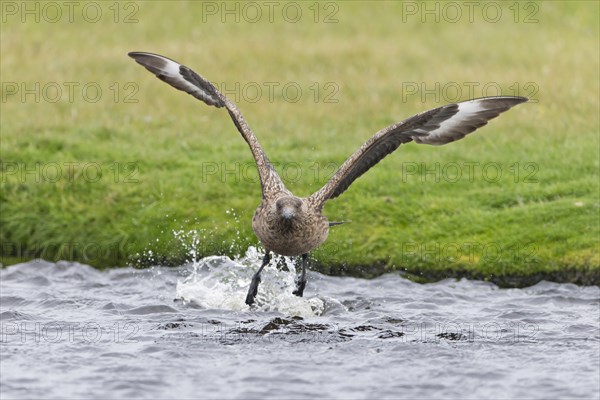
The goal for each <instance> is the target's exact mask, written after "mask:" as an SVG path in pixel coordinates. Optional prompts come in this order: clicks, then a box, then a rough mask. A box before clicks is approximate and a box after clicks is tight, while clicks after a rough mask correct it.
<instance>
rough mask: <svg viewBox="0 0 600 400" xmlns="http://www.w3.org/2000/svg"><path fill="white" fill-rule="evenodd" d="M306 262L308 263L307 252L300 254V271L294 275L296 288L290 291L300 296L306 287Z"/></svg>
mask: <svg viewBox="0 0 600 400" xmlns="http://www.w3.org/2000/svg"><path fill="white" fill-rule="evenodd" d="M306 264H308V253H305V254H302V272H300V275H298V276H297V277H296V290H294V291H293V292H292V293H293V294H295V295H296V296H298V297H302V295H303V294H304V288H305V287H306Z"/></svg>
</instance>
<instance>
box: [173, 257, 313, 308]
mask: <svg viewBox="0 0 600 400" xmlns="http://www.w3.org/2000/svg"><path fill="white" fill-rule="evenodd" d="M277 259H278V257H273V260H271V263H270V264H269V265H268V266H266V267H265V268H264V269H263V272H262V274H261V278H262V281H261V283H260V285H259V287H258V295H257V297H256V303H255V304H254V305H253V307H252V308H250V307H249V306H248V305H246V304H245V299H246V293H247V291H248V287H249V286H250V281H251V279H252V275H253V274H254V273H255V272H256V270H257V269H258V268H259V267H260V264H261V261H262V254H260V253H259V252H258V250H257V249H256V248H255V247H249V248H248V250H247V251H246V254H245V255H244V256H243V257H240V258H236V259H233V260H232V259H230V258H229V257H224V256H223V257H221V256H212V257H206V258H203V259H201V260H199V261H197V262H196V263H194V264H192V265H191V266H190V268H191V269H192V271H191V273H190V275H189V276H187V277H186V278H185V279H180V280H179V281H178V282H177V292H176V296H177V297H178V298H181V299H183V300H184V301H185V302H193V303H195V304H197V305H198V306H200V307H202V308H208V309H222V310H232V311H248V310H253V311H265V312H266V311H275V312H280V313H282V314H285V315H289V316H301V317H312V316H317V315H321V313H322V312H323V310H324V308H325V304H324V302H323V300H321V299H320V298H318V297H311V298H306V297H297V296H295V295H293V294H292V291H293V290H294V288H295V283H294V279H295V277H296V270H295V267H294V260H293V259H291V258H288V257H286V258H283V263H284V264H285V267H287V268H278V267H277Z"/></svg>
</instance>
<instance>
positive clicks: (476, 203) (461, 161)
mask: <svg viewBox="0 0 600 400" xmlns="http://www.w3.org/2000/svg"><path fill="white" fill-rule="evenodd" d="M7 3H10V5H12V6H14V7H13V8H8V9H6V7H7V6H6V4H7ZM267 3H268V2H267ZM267 3H261V2H256V3H253V4H255V5H253V6H247V5H245V4H246V3H237V2H231V3H227V4H228V6H227V7H229V8H228V9H224V8H223V7H226V6H224V4H225V3H222V2H204V3H201V2H161V1H153V2H125V3H118V5H117V6H115V4H117V3H112V2H106V3H104V2H99V3H95V4H97V5H95V6H87V7H86V5H85V4H83V3H82V4H81V7H77V8H75V9H74V10H73V13H72V14H70V13H69V10H68V9H66V8H65V9H60V8H58V11H60V12H61V14H60V15H61V16H60V18H58V14H57V13H56V12H55V11H56V10H55V9H54V8H52V7H56V6H55V4H58V7H64V5H61V3H56V2H53V3H44V2H41V3H38V2H35V4H37V7H38V9H37V11H36V9H35V7H34V6H33V5H32V6H31V7H32V9H33V11H32V13H33V14H32V13H29V14H28V13H25V12H24V10H23V9H21V7H23V5H22V3H19V2H5V3H3V7H4V9H3V21H2V25H1V28H0V29H1V31H0V33H1V49H0V51H1V57H0V58H1V61H0V67H1V71H0V72H1V75H2V78H1V80H2V93H1V96H2V102H1V106H2V110H1V136H0V152H1V153H0V162H1V167H2V168H1V174H2V176H1V191H0V202H1V203H0V208H1V209H0V224H1V234H0V240H1V242H2V249H1V251H2V254H1V257H2V264H3V265H10V264H12V263H16V262H21V261H24V260H27V259H31V258H35V257H43V258H45V259H47V260H59V259H70V260H78V261H81V262H83V263H87V264H91V265H94V266H97V267H114V266H122V265H126V264H133V265H140V266H145V265H150V264H157V263H161V264H169V265H177V264H180V263H182V262H185V261H186V260H189V259H190V257H193V255H192V254H191V253H190V251H189V248H190V246H191V245H192V244H193V247H194V249H195V252H196V253H195V256H196V257H201V256H205V255H212V254H228V255H235V254H240V253H242V254H243V253H244V251H245V249H246V248H247V247H248V246H250V245H256V244H257V239H256V238H255V236H254V234H253V232H252V228H251V219H252V214H253V212H254V209H255V208H256V207H257V205H258V202H259V199H260V187H259V184H258V180H257V176H256V171H255V169H254V167H253V162H252V157H251V154H250V152H249V151H248V148H247V146H246V143H245V142H244V141H243V139H242V138H241V137H240V135H239V134H238V133H237V131H236V129H235V127H234V126H233V124H232V123H231V120H230V119H229V116H228V115H227V113H226V112H224V111H223V110H217V109H215V108H212V107H208V106H205V105H204V104H202V103H200V102H199V101H197V100H195V99H193V98H192V97H190V96H188V95H186V94H184V93H182V92H177V91H175V90H174V89H172V88H170V87H168V86H167V85H165V84H164V83H161V82H160V81H158V80H157V79H156V78H155V77H153V76H152V75H151V74H149V73H148V72H147V71H145V70H143V69H142V68H141V67H140V66H138V65H137V64H135V63H134V62H133V61H132V60H131V59H130V58H129V57H127V52H129V51H133V50H141V51H151V52H156V53H159V54H164V55H166V56H168V57H171V58H174V59H176V60H178V61H180V62H182V63H184V64H186V65H188V66H190V67H191V68H193V69H194V70H196V71H197V72H199V73H200V74H202V75H203V76H205V77H207V78H208V79H210V80H211V81H213V82H214V83H215V84H217V85H218V86H219V87H220V88H221V89H222V91H224V92H225V94H226V95H228V96H229V97H230V98H232V100H234V101H235V102H236V103H237V104H238V106H239V108H240V109H241V111H242V112H243V113H244V115H245V117H246V119H247V120H248V122H249V124H250V126H251V127H252V128H253V130H254V132H255V133H256V135H257V136H258V138H259V140H260V142H261V144H262V145H263V147H264V148H265V151H266V152H267V154H268V155H269V157H270V158H271V160H272V161H273V162H274V163H275V165H276V168H277V170H278V171H279V172H280V173H281V175H282V176H283V178H284V180H285V181H286V183H287V185H288V188H290V189H291V190H292V191H294V193H296V194H298V195H309V194H310V193H312V192H314V191H316V190H317V189H318V188H319V187H320V186H321V185H322V184H324V183H325V182H326V181H327V179H328V178H329V177H330V176H331V175H332V174H333V172H335V169H336V167H337V166H339V165H340V164H341V163H342V162H343V161H344V160H345V159H346V158H347V157H348V156H349V155H350V154H351V153H352V152H354V151H355V150H356V149H357V148H358V147H359V146H360V145H361V144H362V143H363V142H364V141H365V140H367V139H368V138H369V137H370V136H371V135H372V134H374V133H375V132H376V131H378V130H379V129H381V128H383V127H385V126H387V125H390V124H392V123H394V122H397V121H400V120H402V119H404V118H407V117H409V116H411V115H413V114H415V113H417V112H421V111H424V110H427V109H430V108H434V107H438V106H441V105H443V104H446V103H449V102H453V101H459V100H468V99H469V98H472V97H481V96H486V95H496V94H499V92H501V93H502V94H505V95H511V94H516V95H524V96H528V97H530V98H531V101H530V102H529V103H526V104H523V105H520V106H518V107H516V108H515V109H513V110H511V111H509V112H507V113H506V114H503V115H501V116H500V117H499V118H498V119H495V120H493V121H491V123H490V124H489V125H488V126H487V127H485V128H483V129H482V130H480V131H477V132H476V133H474V134H473V135H471V136H470V137H468V138H466V139H465V140H462V141H460V142H457V143H452V144H449V145H447V146H442V147H432V146H422V145H416V144H414V143H411V144H408V145H405V146H401V147H400V148H399V149H398V150H397V151H396V152H395V153H394V154H392V155H390V156H388V157H387V158H386V159H384V160H383V161H382V162H381V163H380V164H379V165H377V166H376V167H375V168H374V169H372V170H371V171H369V172H368V173H367V174H366V175H364V176H363V177H361V178H359V179H358V180H357V181H356V182H355V183H354V184H353V185H352V187H351V188H350V189H349V190H348V191H347V192H346V193H345V194H344V195H343V196H341V197H340V198H339V199H336V200H334V201H331V202H330V203H328V204H327V206H326V209H325V211H326V215H327V216H328V217H329V219H330V220H332V221H351V222H349V223H347V224H344V225H341V226H336V227H333V228H332V231H331V233H330V236H329V239H328V242H327V243H326V245H324V246H323V247H322V248H320V249H319V250H317V251H315V252H314V253H313V256H312V258H313V262H314V264H315V269H319V270H321V271H323V272H326V273H335V274H350V275H357V276H373V275H376V274H379V273H382V272H386V271H392V270H400V271H404V272H406V273H407V274H408V275H409V276H411V277H413V278H414V279H423V280H429V279H441V278H445V277H459V276H466V277H473V278H478V279H486V280H492V281H494V282H497V283H500V284H502V285H508V286H522V285H528V284H531V283H535V282H537V281H539V280H541V279H550V280H555V281H561V282H575V283H580V284H600V274H599V272H600V255H599V254H600V244H599V243H600V241H599V238H600V192H599V188H600V185H599V176H598V175H599V172H598V171H599V167H600V165H599V164H600V163H599V149H600V140H599V126H600V122H599V111H600V104H599V91H600V86H599V76H598V70H599V68H600V61H599V58H600V56H599V50H598V43H599V26H598V18H597V16H598V13H599V6H598V3H597V2H574V1H564V2H561V1H553V2H521V3H513V2H508V3H490V4H492V5H487V6H486V4H487V3H486V4H484V3H481V5H479V6H477V7H474V8H473V9H471V11H469V10H470V9H469V8H468V5H467V4H465V3H461V2H458V3H452V4H456V6H454V7H455V8H454V9H453V8H449V7H448V6H446V4H447V3H442V2H440V3H437V2H429V3H420V2H325V3H316V2H292V3H277V4H276V5H274V6H270V5H269V4H270V3H269V4H267ZM86 4H87V3H86ZM90 4H91V3H90ZM494 4H495V5H494ZM15 7H16V8H15ZM90 7H96V8H95V9H92V8H90ZM252 7H254V8H252ZM270 7H272V8H270ZM427 7H429V8H427ZM227 10H229V11H227ZM428 10H429V11H428ZM457 11H458V12H459V13H457ZM36 12H37V13H38V14H37V15H36V14H35V13H36ZM98 13H99V14H98ZM36 17H39V18H37V19H36Z"/></svg>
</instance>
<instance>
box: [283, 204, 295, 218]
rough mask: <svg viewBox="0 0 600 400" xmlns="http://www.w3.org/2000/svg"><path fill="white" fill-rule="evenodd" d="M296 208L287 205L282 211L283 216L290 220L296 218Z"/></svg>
mask: <svg viewBox="0 0 600 400" xmlns="http://www.w3.org/2000/svg"><path fill="white" fill-rule="evenodd" d="M294 215H295V213H294V209H293V208H291V207H285V208H284V209H283V210H282V211H281V216H282V217H283V219H285V220H287V221H289V220H291V219H292V218H294Z"/></svg>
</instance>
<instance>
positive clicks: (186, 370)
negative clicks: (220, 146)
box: [0, 249, 600, 399]
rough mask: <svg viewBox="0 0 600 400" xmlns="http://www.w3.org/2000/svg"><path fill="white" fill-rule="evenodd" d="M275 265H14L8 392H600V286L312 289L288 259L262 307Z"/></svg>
mask: <svg viewBox="0 0 600 400" xmlns="http://www.w3.org/2000/svg"><path fill="white" fill-rule="evenodd" d="M259 263H260V254H259V253H258V252H257V251H256V250H255V249H251V250H250V251H249V252H248V254H246V255H245V256H244V257H241V258H239V259H236V260H231V259H229V258H227V257H208V258H206V259H203V260H200V261H199V262H198V263H196V264H190V265H184V266H181V267H177V268H160V267H155V268H151V269H146V270H135V269H132V268H124V269H115V270H108V271H99V270H96V269H94V268H91V267H89V266H86V265H82V264H77V263H66V262H59V263H49V262H45V261H34V262H29V263H24V264H19V265H15V266H11V267H8V268H5V269H2V270H0V282H1V297H0V322H1V325H2V327H1V328H2V329H1V332H0V333H1V335H2V336H1V338H0V350H1V352H2V357H1V359H0V363H1V370H2V374H1V375H0V397H1V398H2V399H11V398H69V397H71V398H79V397H86V398H129V397H131V398H209V397H210V398H239V399H245V398H267V399H268V398H282V397H292V398H315V397H319V398H321V397H326V398H353V399H354V398H382V399H385V398H390V399H391V398H394V399H396V398H492V397H494V398H497V397H501V398H523V397H527V398H550V397H552V398H555V397H568V398H598V397H599V396H600V378H599V376H600V321H599V315H600V289H599V288H598V287H580V286H576V285H571V284H557V283H552V282H540V283H538V284H536V285H534V286H531V287H529V288H524V289H500V288H498V287H496V286H495V285H493V284H490V283H487V282H477V281H469V280H458V281H457V280H450V279H448V280H443V281H440V282H436V283H431V284H417V283H414V282H410V281H408V280H406V279H404V278H402V277H401V276H400V275H398V274H387V275H384V276H381V277H378V278H376V279H373V280H362V279H356V278H347V277H329V276H324V275H320V274H317V273H310V274H309V283H308V286H307V289H306V292H305V294H306V297H304V298H298V297H296V296H293V295H292V294H291V292H292V289H293V287H294V277H295V274H296V268H295V265H294V263H293V262H291V261H290V260H287V259H282V260H279V262H278V264H279V266H278V267H276V266H275V264H276V263H275V262H274V263H273V265H271V266H269V267H267V268H266V269H265V271H264V275H263V281H262V283H261V286H260V288H259V296H258V297H257V304H256V306H255V307H253V308H252V309H249V308H248V307H247V306H246V305H245V304H244V298H245V293H246V290H247V286H248V284H249V282H250V279H251V276H252V274H253V273H254V271H255V270H256V268H257V266H258V264H259ZM90 394H93V395H90Z"/></svg>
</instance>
